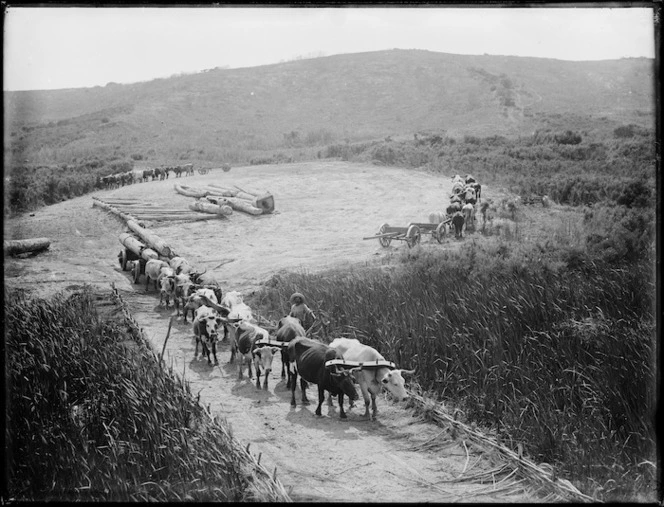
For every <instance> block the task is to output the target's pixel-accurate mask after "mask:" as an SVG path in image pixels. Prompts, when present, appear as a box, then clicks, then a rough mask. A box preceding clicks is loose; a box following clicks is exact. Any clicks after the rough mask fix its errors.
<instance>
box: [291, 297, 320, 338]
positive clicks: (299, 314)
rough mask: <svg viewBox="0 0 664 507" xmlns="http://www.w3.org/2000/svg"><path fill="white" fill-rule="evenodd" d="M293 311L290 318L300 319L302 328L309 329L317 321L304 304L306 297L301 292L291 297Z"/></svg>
mask: <svg viewBox="0 0 664 507" xmlns="http://www.w3.org/2000/svg"><path fill="white" fill-rule="evenodd" d="M290 302H291V305H292V306H291V311H290V316H291V317H295V318H298V319H300V322H301V323H302V327H304V329H309V328H310V327H311V325H312V324H313V323H314V321H315V320H316V316H315V315H314V312H313V311H311V308H309V307H308V306H307V305H306V304H305V303H304V296H303V295H302V294H300V293H299V292H295V293H293V295H292V296H291V297H290Z"/></svg>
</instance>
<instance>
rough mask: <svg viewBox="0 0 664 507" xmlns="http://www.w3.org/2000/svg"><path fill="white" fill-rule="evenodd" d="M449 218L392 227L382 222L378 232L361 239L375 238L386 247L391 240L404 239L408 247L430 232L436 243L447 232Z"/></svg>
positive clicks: (440, 240) (439, 241)
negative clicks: (434, 221) (436, 221)
mask: <svg viewBox="0 0 664 507" xmlns="http://www.w3.org/2000/svg"><path fill="white" fill-rule="evenodd" d="M450 222H451V220H450V219H448V220H445V221H443V222H441V223H439V224H431V223H428V222H411V223H409V224H408V225H407V226H406V227H393V226H391V225H389V224H383V225H381V226H380V229H378V233H377V234H375V235H374V236H369V237H367V238H362V239H377V240H378V241H379V242H380V244H381V246H382V247H384V248H387V247H388V246H390V243H391V242H392V240H394V239H396V240H399V241H405V242H406V244H407V245H408V248H412V247H414V246H415V245H417V244H418V243H419V242H420V239H421V238H422V234H431V236H433V237H434V238H435V239H436V241H438V243H442V242H443V238H444V237H445V236H446V235H447V233H448V227H449V225H448V224H449V223H450Z"/></svg>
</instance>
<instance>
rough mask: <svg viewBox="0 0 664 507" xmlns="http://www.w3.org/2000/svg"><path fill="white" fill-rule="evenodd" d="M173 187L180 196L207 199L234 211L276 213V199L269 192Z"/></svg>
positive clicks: (211, 184) (220, 187)
mask: <svg viewBox="0 0 664 507" xmlns="http://www.w3.org/2000/svg"><path fill="white" fill-rule="evenodd" d="M173 186H174V188H175V191H176V192H177V193H179V194H182V195H186V196H188V197H196V198H199V199H202V198H205V199H207V200H208V201H209V202H211V203H213V204H217V205H220V206H229V207H230V208H231V209H233V210H236V211H242V212H244V213H249V214H250V215H263V214H267V213H272V212H273V211H274V197H273V196H272V194H270V193H269V192H258V191H252V190H244V189H240V188H235V189H233V188H227V187H223V186H221V185H218V184H216V183H210V184H209V185H205V186H198V187H193V186H188V185H182V184H180V183H175V184H174V185H173ZM198 202H199V203H200V202H201V201H198ZM199 206H200V205H199ZM197 209H200V208H197Z"/></svg>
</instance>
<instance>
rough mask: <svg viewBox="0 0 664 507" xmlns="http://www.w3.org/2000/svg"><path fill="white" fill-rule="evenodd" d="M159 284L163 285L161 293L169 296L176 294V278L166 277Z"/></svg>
mask: <svg viewBox="0 0 664 507" xmlns="http://www.w3.org/2000/svg"><path fill="white" fill-rule="evenodd" d="M159 283H160V284H161V291H162V292H165V293H167V294H175V277H174V276H164V277H163V278H162V279H161V280H160V281H159Z"/></svg>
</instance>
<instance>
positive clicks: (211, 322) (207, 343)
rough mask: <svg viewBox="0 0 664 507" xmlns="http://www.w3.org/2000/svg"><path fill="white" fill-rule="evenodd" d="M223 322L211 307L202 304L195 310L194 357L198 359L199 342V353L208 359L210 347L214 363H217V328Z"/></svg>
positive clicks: (210, 362) (209, 362)
mask: <svg viewBox="0 0 664 507" xmlns="http://www.w3.org/2000/svg"><path fill="white" fill-rule="evenodd" d="M223 322H224V319H223V318H222V317H221V316H220V315H219V314H218V313H217V312H216V311H215V310H213V309H212V308H208V307H207V306H202V307H200V308H199V309H198V310H196V317H194V336H195V338H196V349H195V350H194V359H198V344H199V343H200V344H201V353H202V354H204V355H205V356H206V357H207V360H208V364H212V361H210V349H212V356H213V357H214V364H219V361H218V360H217V330H218V329H219V326H220V325H221V324H222V323H223Z"/></svg>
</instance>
